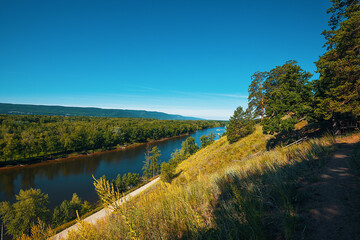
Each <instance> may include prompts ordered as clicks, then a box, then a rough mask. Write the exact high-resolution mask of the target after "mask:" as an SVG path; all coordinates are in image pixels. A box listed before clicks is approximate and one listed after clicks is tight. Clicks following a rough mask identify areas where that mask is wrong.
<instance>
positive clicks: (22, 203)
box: [0, 188, 50, 237]
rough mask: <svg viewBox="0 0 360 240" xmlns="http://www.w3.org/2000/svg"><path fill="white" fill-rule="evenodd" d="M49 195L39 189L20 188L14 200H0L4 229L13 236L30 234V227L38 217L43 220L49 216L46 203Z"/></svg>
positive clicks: (0, 213) (0, 212)
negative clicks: (12, 202) (12, 201)
mask: <svg viewBox="0 0 360 240" xmlns="http://www.w3.org/2000/svg"><path fill="white" fill-rule="evenodd" d="M48 203H49V197H48V195H47V194H44V193H42V192H41V190H40V189H33V188H31V189H29V190H20V192H19V195H16V202H15V203H14V204H12V205H11V204H10V203H9V202H2V203H1V204H0V215H1V219H2V221H3V222H4V224H5V226H6V231H7V233H8V234H10V235H12V236H13V237H19V236H21V235H22V234H23V233H25V234H30V228H31V226H32V225H33V224H35V223H36V222H37V221H38V219H40V220H41V221H45V222H46V220H47V219H48V217H49V213H50V211H49V209H48V208H47V205H48Z"/></svg>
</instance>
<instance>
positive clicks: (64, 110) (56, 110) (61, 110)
mask: <svg viewBox="0 0 360 240" xmlns="http://www.w3.org/2000/svg"><path fill="white" fill-rule="evenodd" d="M0 114H11V115H49V116H72V117H74V116H85V117H123V118H154V119H161V120H200V119H198V118H193V117H184V116H181V115H174V114H167V113H163V112H155V111H145V110H129V109H103V108H96V107H65V106H49V105H32V104H12V103H0Z"/></svg>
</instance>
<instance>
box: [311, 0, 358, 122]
mask: <svg viewBox="0 0 360 240" xmlns="http://www.w3.org/2000/svg"><path fill="white" fill-rule="evenodd" d="M329 11H330V12H333V13H334V14H335V17H332V18H331V20H330V26H331V27H332V25H331V24H332V22H334V21H335V23H336V26H338V25H339V28H338V29H336V30H335V28H333V27H332V30H331V31H324V33H323V34H324V35H325V38H326V39H327V42H326V44H325V45H326V46H327V49H328V51H327V52H326V53H325V54H324V55H323V56H321V57H320V58H319V60H318V61H317V62H316V66H317V68H318V70H317V71H318V72H319V73H320V78H319V80H317V81H316V84H315V86H316V102H317V109H316V114H317V115H318V116H319V117H322V118H325V119H330V118H331V117H333V116H334V113H352V114H353V115H354V116H360V58H359V55H360V24H359V22H360V4H359V2H358V1H340V0H336V1H335V0H334V1H333V6H332V8H330V9H329ZM333 19H335V20H333ZM342 19H344V21H342V22H341V20H342ZM335 23H334V24H335Z"/></svg>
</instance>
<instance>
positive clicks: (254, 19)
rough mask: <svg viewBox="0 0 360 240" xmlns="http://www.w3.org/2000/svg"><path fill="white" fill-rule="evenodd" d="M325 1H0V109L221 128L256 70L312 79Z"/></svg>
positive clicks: (242, 103)
mask: <svg viewBox="0 0 360 240" xmlns="http://www.w3.org/2000/svg"><path fill="white" fill-rule="evenodd" d="M329 7H330V0H316V1H314V0H298V1H295V0H272V1H270V0H258V1H248V0H237V1H235V0H232V1H230V0H218V1H212V0H204V1H198V0H163V1H162V0H151V1H150V0H147V1H138V0H129V1H122V0H116V1H104V0H102V1H100V0H98V1H92V0H85V1H79V0H71V1H68V0H61V1H60V0H58V1H55V0H54V1H48V0H44V1H40V0H32V1H28V0H16V1H14V0H2V1H0V102H3V103H21V104H42V105H62V106H83V107H85V106H91V107H101V108H117V109H141V110H151V111H161V112H166V113H171V114H180V115H184V116H192V117H199V118H205V119H218V120H228V119H229V117H230V116H231V115H232V114H233V112H234V110H235V109H236V108H237V107H238V106H242V107H243V108H246V107H247V95H248V86H249V84H250V82H251V75H253V74H254V73H255V72H256V71H269V70H271V69H272V68H274V67H276V66H281V65H282V64H284V63H285V62H286V61H287V60H296V61H297V62H298V63H299V65H300V66H301V67H302V68H303V69H304V70H306V71H309V72H311V73H313V74H314V76H313V79H316V78H317V77H318V75H317V74H316V72H315V71H316V66H315V64H314V62H315V61H317V60H318V58H319V56H320V55H322V54H323V53H324V52H325V49H324V48H323V45H324V43H325V40H324V38H323V36H321V32H322V31H323V30H325V29H327V22H328V20H329V16H328V15H327V14H326V10H327V9H328V8H329Z"/></svg>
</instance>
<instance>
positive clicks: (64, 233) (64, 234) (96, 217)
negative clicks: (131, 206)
mask: <svg viewBox="0 0 360 240" xmlns="http://www.w3.org/2000/svg"><path fill="white" fill-rule="evenodd" d="M158 180H159V178H156V179H154V180H152V181H151V182H149V183H147V184H145V185H144V186H142V187H140V188H138V189H136V190H135V191H132V192H131V193H129V194H128V195H126V196H125V197H122V198H121V199H119V200H118V203H119V204H121V203H123V202H125V201H127V200H128V199H129V198H131V197H134V196H136V195H138V194H140V193H142V192H143V191H145V190H146V189H148V188H149V187H151V186H153V185H154V184H155V183H156V182H157V181H158ZM112 211H113V209H112V208H111V207H108V208H104V209H102V210H100V211H98V212H96V213H94V214H93V215H91V216H89V217H87V218H85V219H84V221H85V222H88V223H91V224H95V223H96V222H97V221H98V220H99V219H101V218H104V217H105V216H107V215H108V214H110V213H111V212H112ZM77 228H78V224H75V225H73V226H71V227H69V228H67V229H65V230H63V231H62V232H60V233H58V234H56V235H55V236H54V237H52V238H51V239H52V240H60V239H66V237H67V234H68V232H69V231H70V230H76V229H77Z"/></svg>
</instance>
